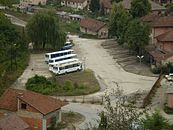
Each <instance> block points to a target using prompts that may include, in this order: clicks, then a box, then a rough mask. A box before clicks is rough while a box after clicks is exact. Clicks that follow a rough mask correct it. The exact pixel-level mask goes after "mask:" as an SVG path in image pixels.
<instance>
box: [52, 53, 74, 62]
mask: <svg viewBox="0 0 173 130" xmlns="http://www.w3.org/2000/svg"><path fill="white" fill-rule="evenodd" d="M76 57H77V55H76V54H68V55H64V56H60V57H56V58H52V59H50V60H49V64H50V63H55V62H59V61H63V60H68V59H72V58H76Z"/></svg>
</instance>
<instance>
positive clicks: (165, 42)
mask: <svg viewBox="0 0 173 130" xmlns="http://www.w3.org/2000/svg"><path fill="white" fill-rule="evenodd" d="M156 39H157V46H158V47H159V49H161V50H163V51H166V52H170V53H172V52H173V30H172V31H168V32H166V33H163V34H161V35H159V36H157V37H156Z"/></svg>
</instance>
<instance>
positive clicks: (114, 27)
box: [109, 4, 131, 44]
mask: <svg viewBox="0 0 173 130" xmlns="http://www.w3.org/2000/svg"><path fill="white" fill-rule="evenodd" d="M130 19H131V17H130V15H129V13H128V12H126V10H125V9H124V8H123V6H122V5H119V6H116V4H114V5H113V8H112V12H111V15H110V22H109V34H110V35H111V36H116V38H117V42H118V43H119V44H123V43H124V42H125V38H124V34H125V32H126V30H127V27H128V22H129V21H130Z"/></svg>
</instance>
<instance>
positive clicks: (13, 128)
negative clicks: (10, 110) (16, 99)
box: [0, 114, 29, 130]
mask: <svg viewBox="0 0 173 130" xmlns="http://www.w3.org/2000/svg"><path fill="white" fill-rule="evenodd" d="M28 129H29V125H28V124H27V123H26V122H24V121H23V120H22V119H21V118H20V117H19V116H17V115H16V114H9V115H8V114H7V115H4V116H3V117H2V118H0V130H28Z"/></svg>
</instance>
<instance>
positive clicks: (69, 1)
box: [61, 0, 88, 9]
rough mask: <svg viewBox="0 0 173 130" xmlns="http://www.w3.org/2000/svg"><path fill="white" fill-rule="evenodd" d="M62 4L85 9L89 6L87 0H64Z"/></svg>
mask: <svg viewBox="0 0 173 130" xmlns="http://www.w3.org/2000/svg"><path fill="white" fill-rule="evenodd" d="M61 6H67V7H71V8H76V9H84V8H86V7H87V6H88V1H87V0H62V1H61Z"/></svg>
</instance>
